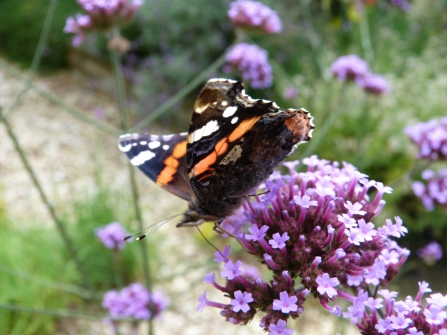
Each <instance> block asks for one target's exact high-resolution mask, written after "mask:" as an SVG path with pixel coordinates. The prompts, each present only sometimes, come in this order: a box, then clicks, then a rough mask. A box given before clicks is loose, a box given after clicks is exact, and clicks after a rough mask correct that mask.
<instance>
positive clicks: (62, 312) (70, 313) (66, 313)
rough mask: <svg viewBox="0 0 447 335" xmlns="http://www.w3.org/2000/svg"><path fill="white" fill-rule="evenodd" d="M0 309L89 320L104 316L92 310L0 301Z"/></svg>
mask: <svg viewBox="0 0 447 335" xmlns="http://www.w3.org/2000/svg"><path fill="white" fill-rule="evenodd" d="M0 309H8V310H11V311H17V312H25V313H35V314H44V315H52V316H62V317H70V318H83V319H90V320H101V319H103V318H104V314H94V313H92V312H88V313H83V312H79V311H74V310H67V309H50V308H35V307H31V306H20V305H13V304H5V303H1V302H0Z"/></svg>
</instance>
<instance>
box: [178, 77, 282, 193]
mask: <svg viewBox="0 0 447 335" xmlns="http://www.w3.org/2000/svg"><path fill="white" fill-rule="evenodd" d="M278 111H279V108H278V106H276V104H274V103H272V102H270V101H267V100H255V99H252V98H251V97H249V96H248V95H246V94H245V90H244V85H243V83H242V82H236V81H234V80H227V79H213V80H210V81H208V83H207V84H206V85H205V87H204V88H203V89H202V91H201V92H200V95H199V97H198V98H197V101H196V103H195V106H194V113H193V116H192V120H191V124H190V128H189V134H188V145H187V156H186V165H187V173H188V176H189V178H190V181H191V185H192V187H193V189H194V191H195V193H196V195H197V196H198V197H200V194H198V193H201V189H203V188H205V187H208V185H209V182H210V178H211V177H212V176H213V174H214V172H215V169H216V167H217V166H218V164H219V161H220V160H222V159H223V158H224V157H225V155H226V154H228V152H230V151H231V150H233V148H234V147H235V145H236V143H237V142H238V141H239V139H240V138H241V137H242V136H243V135H244V134H245V133H246V132H247V131H249V130H250V129H251V128H252V127H253V126H254V125H255V124H256V122H258V120H259V118H260V117H261V116H262V115H264V114H266V113H277V112H278Z"/></svg>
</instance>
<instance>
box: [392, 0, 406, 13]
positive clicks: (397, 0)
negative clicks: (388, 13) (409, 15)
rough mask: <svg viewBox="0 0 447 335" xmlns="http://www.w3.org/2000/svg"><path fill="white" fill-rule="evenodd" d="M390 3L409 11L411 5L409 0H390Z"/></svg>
mask: <svg viewBox="0 0 447 335" xmlns="http://www.w3.org/2000/svg"><path fill="white" fill-rule="evenodd" d="M390 3H391V4H392V5H393V6H396V7H399V8H400V9H402V10H404V11H409V10H410V8H411V6H410V3H409V2H408V0H390Z"/></svg>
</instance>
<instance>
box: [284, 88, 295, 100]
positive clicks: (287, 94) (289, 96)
mask: <svg viewBox="0 0 447 335" xmlns="http://www.w3.org/2000/svg"><path fill="white" fill-rule="evenodd" d="M282 96H283V98H284V99H286V100H293V99H295V98H296V97H297V96H298V90H297V89H296V88H295V87H291V86H289V87H287V88H286V89H285V90H284V92H283V94H282Z"/></svg>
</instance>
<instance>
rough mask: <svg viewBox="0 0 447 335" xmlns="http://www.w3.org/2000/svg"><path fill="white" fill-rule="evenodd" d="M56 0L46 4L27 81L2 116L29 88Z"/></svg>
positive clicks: (37, 65)
mask: <svg viewBox="0 0 447 335" xmlns="http://www.w3.org/2000/svg"><path fill="white" fill-rule="evenodd" d="M56 5H57V0H50V5H49V6H48V11H47V15H46V16H45V21H44V24H43V28H42V33H41V34H40V37H39V42H38V43H37V47H36V51H35V52H34V56H33V60H32V62H31V67H30V70H29V74H28V82H27V83H25V85H24V86H23V87H22V89H21V90H20V92H19V94H17V95H16V97H15V99H14V101H13V102H12V104H11V106H10V107H9V108H8V109H7V110H6V111H5V112H4V116H5V117H8V115H9V114H10V113H11V112H12V111H13V110H14V109H15V108H16V107H17V105H18V104H19V102H20V101H21V100H22V98H23V96H24V95H25V93H26V92H27V91H28V90H29V88H30V84H29V83H30V82H31V80H32V79H33V78H34V75H35V74H36V71H37V68H38V67H39V64H40V61H41V59H42V54H43V49H44V48H45V46H46V44H47V40H48V35H49V33H50V29H51V24H52V23H53V17H54V12H55V11H56Z"/></svg>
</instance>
